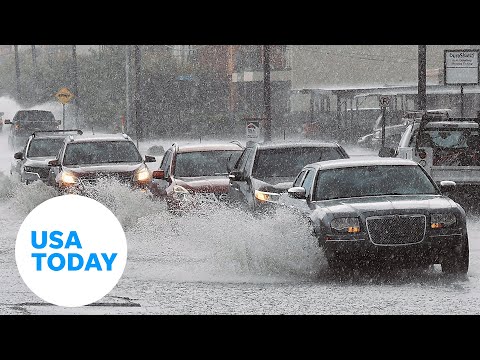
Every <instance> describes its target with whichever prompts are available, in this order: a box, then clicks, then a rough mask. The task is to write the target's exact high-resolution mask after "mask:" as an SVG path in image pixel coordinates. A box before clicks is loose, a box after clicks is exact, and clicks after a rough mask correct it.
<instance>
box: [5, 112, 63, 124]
mask: <svg viewBox="0 0 480 360" xmlns="http://www.w3.org/2000/svg"><path fill="white" fill-rule="evenodd" d="M13 121H15V122H18V121H19V122H24V121H55V117H54V116H53V114H52V113H51V112H50V111H18V112H17V113H16V114H15V117H14V118H13Z"/></svg>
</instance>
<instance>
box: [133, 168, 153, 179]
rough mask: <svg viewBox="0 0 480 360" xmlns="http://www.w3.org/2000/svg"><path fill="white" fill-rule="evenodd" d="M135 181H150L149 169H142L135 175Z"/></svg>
mask: <svg viewBox="0 0 480 360" xmlns="http://www.w3.org/2000/svg"><path fill="white" fill-rule="evenodd" d="M135 180H136V181H138V182H145V181H149V180H150V171H149V170H148V169H147V168H142V169H140V170H139V171H137V172H136V173H135Z"/></svg>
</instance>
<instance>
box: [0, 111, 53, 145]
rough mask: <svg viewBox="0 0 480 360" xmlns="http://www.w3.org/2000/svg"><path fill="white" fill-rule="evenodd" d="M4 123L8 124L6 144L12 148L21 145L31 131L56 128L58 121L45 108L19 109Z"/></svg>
mask: <svg viewBox="0 0 480 360" xmlns="http://www.w3.org/2000/svg"><path fill="white" fill-rule="evenodd" d="M4 123H5V124H6V125H10V129H9V130H10V131H9V133H8V144H9V146H10V148H11V149H14V150H17V149H19V148H21V147H23V145H24V144H25V142H26V141H27V139H28V137H29V136H30V135H31V134H32V133H33V132H35V131H40V130H58V125H60V121H57V120H55V116H54V115H53V113H52V112H51V111H47V110H19V111H17V112H16V113H15V115H14V116H13V120H9V119H6V120H5V121H4Z"/></svg>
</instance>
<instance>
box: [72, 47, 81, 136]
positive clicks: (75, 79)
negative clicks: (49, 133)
mask: <svg viewBox="0 0 480 360" xmlns="http://www.w3.org/2000/svg"><path fill="white" fill-rule="evenodd" d="M72 59H73V94H74V95H75V97H74V98H73V101H74V102H75V125H76V127H77V129H78V127H79V125H78V107H79V106H80V103H79V101H78V77H77V45H72Z"/></svg>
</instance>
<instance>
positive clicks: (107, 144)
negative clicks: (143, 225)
mask: <svg viewBox="0 0 480 360" xmlns="http://www.w3.org/2000/svg"><path fill="white" fill-rule="evenodd" d="M147 162H155V157H153V156H149V155H146V156H145V159H143V158H142V156H141V154H140V152H139V151H138V149H137V147H136V145H135V143H134V142H133V141H132V139H131V138H130V137H129V136H128V135H126V134H108V135H92V136H85V135H82V136H79V135H69V136H68V137H66V138H65V141H64V144H63V146H62V148H61V149H60V151H59V153H58V155H57V157H56V158H55V159H54V160H50V161H49V162H48V164H49V166H50V167H51V169H50V173H49V177H48V180H47V183H48V184H49V185H52V186H54V187H56V188H57V189H59V190H60V191H61V192H67V193H69V192H75V193H85V190H86V189H87V188H88V187H89V186H90V187H91V186H92V185H95V184H96V183H97V182H98V179H100V178H115V179H117V180H119V181H120V182H122V183H125V184H128V185H130V186H132V188H140V189H143V190H146V189H148V186H149V184H150V182H151V181H152V176H151V171H150V170H149V169H148V167H147V165H146V163H147Z"/></svg>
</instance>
